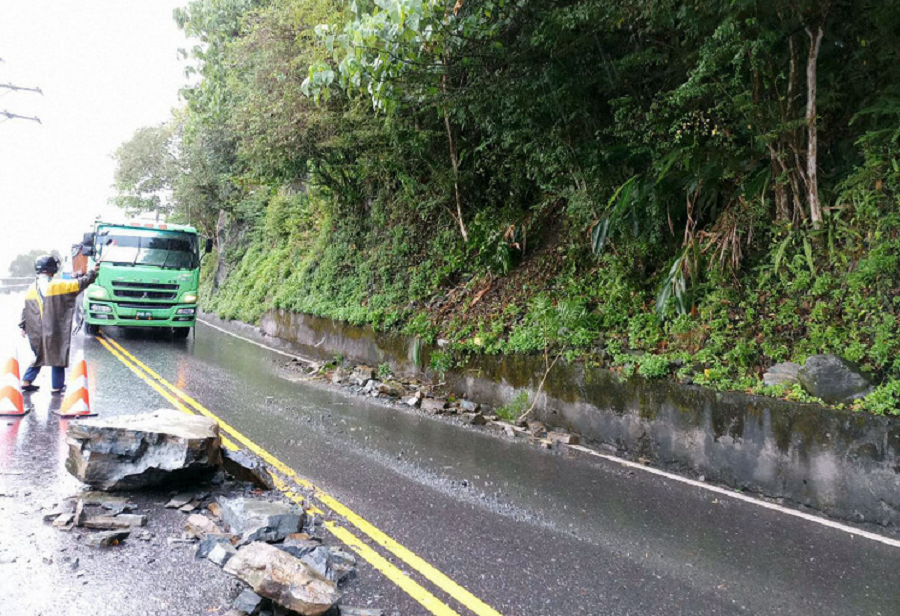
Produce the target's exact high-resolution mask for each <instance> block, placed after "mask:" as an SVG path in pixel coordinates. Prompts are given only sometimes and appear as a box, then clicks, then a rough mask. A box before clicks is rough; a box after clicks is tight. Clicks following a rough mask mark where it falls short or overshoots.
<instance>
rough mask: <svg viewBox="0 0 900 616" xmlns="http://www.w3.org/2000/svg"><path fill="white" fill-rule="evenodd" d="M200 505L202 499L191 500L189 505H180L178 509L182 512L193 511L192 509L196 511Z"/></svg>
mask: <svg viewBox="0 0 900 616" xmlns="http://www.w3.org/2000/svg"><path fill="white" fill-rule="evenodd" d="M199 506H200V501H198V500H196V499H195V500H192V501H191V502H189V503H188V504H187V505H182V506H181V507H179V508H178V511H180V512H181V513H191V512H192V511H196V510H197V507H199Z"/></svg>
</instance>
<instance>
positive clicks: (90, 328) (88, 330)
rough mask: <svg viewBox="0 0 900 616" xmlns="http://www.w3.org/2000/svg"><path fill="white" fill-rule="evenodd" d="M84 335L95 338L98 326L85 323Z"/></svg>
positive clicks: (98, 331)
mask: <svg viewBox="0 0 900 616" xmlns="http://www.w3.org/2000/svg"><path fill="white" fill-rule="evenodd" d="M84 333H85V334H87V335H88V336H96V335H97V334H99V333H100V326H99V325H93V324H91V323H87V322H85V324H84Z"/></svg>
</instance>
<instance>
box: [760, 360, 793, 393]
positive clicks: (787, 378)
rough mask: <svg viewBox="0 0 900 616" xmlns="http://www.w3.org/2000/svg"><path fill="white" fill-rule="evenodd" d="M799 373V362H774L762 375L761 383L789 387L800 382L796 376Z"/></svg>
mask: <svg viewBox="0 0 900 616" xmlns="http://www.w3.org/2000/svg"><path fill="white" fill-rule="evenodd" d="M799 374H800V364H795V363H794V362H791V361H786V362H783V363H780V364H775V365H774V366H772V367H771V368H769V370H768V371H767V372H766V373H765V374H764V375H763V384H764V385H769V386H771V385H783V386H785V387H791V386H792V385H796V384H797V383H799V382H800V380H799V379H798V378H797V375H799Z"/></svg>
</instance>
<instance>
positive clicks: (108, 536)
mask: <svg viewBox="0 0 900 616" xmlns="http://www.w3.org/2000/svg"><path fill="white" fill-rule="evenodd" d="M130 534H131V531H127V530H109V531H105V532H101V533H94V534H92V535H88V537H87V539H86V540H85V543H86V544H87V545H89V546H91V547H93V548H106V547H110V546H114V545H119V543H121V542H122V541H124V540H125V539H127V538H128V535H130Z"/></svg>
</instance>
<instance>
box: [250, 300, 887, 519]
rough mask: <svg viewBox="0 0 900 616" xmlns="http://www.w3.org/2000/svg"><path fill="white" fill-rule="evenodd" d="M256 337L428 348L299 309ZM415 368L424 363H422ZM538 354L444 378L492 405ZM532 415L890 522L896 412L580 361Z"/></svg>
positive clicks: (534, 364) (791, 497) (377, 357)
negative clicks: (795, 399)
mask: <svg viewBox="0 0 900 616" xmlns="http://www.w3.org/2000/svg"><path fill="white" fill-rule="evenodd" d="M260 330H261V332H262V334H264V335H265V336H267V337H271V338H273V339H275V340H277V341H281V342H279V344H282V345H284V344H288V345H290V346H291V347H292V348H294V349H296V350H297V351H299V352H300V353H302V354H304V355H307V356H312V357H314V358H317V359H321V360H329V359H331V358H332V357H333V356H334V355H335V354H336V353H340V354H341V355H343V357H344V358H345V359H346V360H348V361H350V362H353V363H366V364H369V365H372V366H377V365H379V364H381V363H385V362H387V363H390V364H391V365H392V367H393V369H394V370H395V372H396V373H400V374H403V373H406V374H413V373H416V372H418V371H419V368H418V367H417V366H416V362H415V360H416V359H418V360H419V363H420V364H421V365H423V366H427V365H429V364H428V357H429V354H430V353H431V352H432V349H428V348H421V347H420V348H418V349H417V348H416V347H417V342H416V341H414V340H411V339H409V338H407V337H405V336H398V335H389V334H381V333H376V332H374V331H373V330H372V329H371V328H369V327H354V326H351V325H347V324H345V323H338V322H335V321H331V320H328V319H320V318H317V317H312V316H309V315H303V314H296V313H288V312H283V311H273V312H271V313H269V314H267V315H266V316H265V317H264V318H263V320H262V325H261V328H260ZM425 372H427V370H426V371H425ZM543 376H544V363H543V360H542V358H540V357H525V356H504V357H496V356H494V357H488V356H484V357H474V358H470V359H469V361H468V363H467V364H466V365H465V366H464V367H462V368H459V369H457V370H455V371H454V372H453V373H451V374H448V375H447V382H448V384H449V385H450V387H451V388H452V389H453V390H454V391H456V392H457V393H458V394H462V393H466V394H467V395H468V397H469V398H470V399H472V400H476V401H478V402H482V403H484V404H488V405H491V406H495V407H496V406H501V405H503V404H506V403H508V402H510V401H511V400H512V399H514V398H515V397H516V395H517V394H518V393H519V392H521V391H525V392H527V393H528V394H529V396H533V393H534V392H535V391H536V390H537V388H538V386H539V384H540V381H541V379H542V378H543ZM537 411H538V416H539V417H540V419H542V420H543V421H544V422H545V423H547V424H548V425H550V426H557V427H563V428H566V429H568V430H572V431H574V432H577V433H579V434H581V435H582V437H583V438H585V439H586V440H587V441H589V442H590V441H593V442H595V443H606V444H609V445H613V446H615V447H617V448H618V449H619V450H622V451H625V452H627V453H628V454H630V455H633V456H640V457H644V458H647V459H649V460H650V461H651V462H652V463H653V464H654V465H656V466H660V467H665V468H670V469H675V470H679V471H681V472H685V473H687V474H700V475H705V476H706V478H707V480H709V481H713V482H716V483H720V484H724V485H727V486H731V487H734V488H741V489H746V490H749V491H752V492H757V493H759V494H763V495H766V496H769V497H774V498H783V499H785V500H786V501H789V502H792V503H796V504H802V505H805V506H808V507H811V508H813V509H817V510H820V511H823V512H825V513H828V514H829V515H832V516H835V517H839V518H844V519H851V520H856V521H868V522H874V523H878V524H883V525H900V420H898V419H897V418H888V417H874V416H869V415H862V414H856V413H851V412H849V411H836V410H832V409H828V408H823V407H820V406H816V405H801V404H793V403H788V402H782V401H778V400H773V399H769V398H761V397H757V396H750V395H746V394H739V393H734V394H720V393H716V392H713V391H709V390H705V389H702V388H698V387H687V386H682V385H678V384H675V383H671V382H668V381H647V380H644V379H641V378H638V377H635V378H632V379H629V380H623V379H621V378H619V377H618V376H617V375H615V374H614V373H611V372H609V371H607V370H603V369H586V368H585V367H584V366H583V365H581V364H574V365H564V364H563V363H562V362H560V363H559V364H557V365H556V367H554V369H553V372H552V373H551V375H550V377H549V378H548V379H547V382H546V385H545V390H544V392H543V393H542V394H541V396H540V399H539V400H538V405H537Z"/></svg>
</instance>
